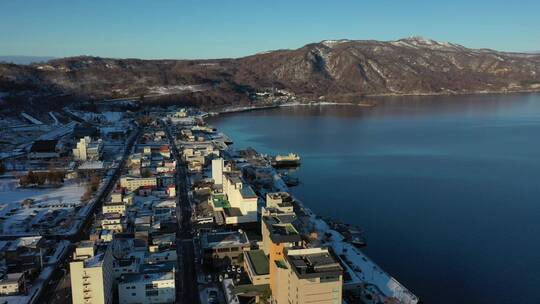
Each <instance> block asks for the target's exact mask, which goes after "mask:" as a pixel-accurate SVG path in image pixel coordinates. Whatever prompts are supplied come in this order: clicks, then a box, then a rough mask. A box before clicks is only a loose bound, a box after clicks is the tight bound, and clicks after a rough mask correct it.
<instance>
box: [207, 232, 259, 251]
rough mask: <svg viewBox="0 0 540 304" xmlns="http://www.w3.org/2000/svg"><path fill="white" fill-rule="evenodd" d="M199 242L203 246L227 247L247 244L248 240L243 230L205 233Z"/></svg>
mask: <svg viewBox="0 0 540 304" xmlns="http://www.w3.org/2000/svg"><path fill="white" fill-rule="evenodd" d="M201 243H202V247H203V248H227V247H238V246H246V245H249V240H248V238H247V235H246V234H245V233H244V232H243V231H227V232H213V233H205V234H203V235H202V238H201Z"/></svg>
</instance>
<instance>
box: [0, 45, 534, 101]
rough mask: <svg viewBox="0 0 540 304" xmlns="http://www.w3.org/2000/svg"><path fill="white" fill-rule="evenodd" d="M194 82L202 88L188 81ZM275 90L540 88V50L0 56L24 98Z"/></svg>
mask: <svg viewBox="0 0 540 304" xmlns="http://www.w3.org/2000/svg"><path fill="white" fill-rule="evenodd" d="M193 85H195V86H197V87H198V88H201V87H204V90H203V89H198V90H195V91H194V90H183V89H182V88H184V87H189V86H193ZM171 88H172V89H171ZM268 88H277V89H283V90H287V91H289V92H292V93H293V94H295V95H296V96H298V97H299V98H304V99H325V100H329V101H337V102H340V101H347V102H350V101H352V100H358V99H361V98H365V96H373V95H426V94H468V93H479V92H481V93H489V92H493V93H495V92H518V91H540V54H530V53H513V52H501V51H495V50H491V49H470V48H467V47H464V46H462V45H459V44H454V43H450V42H439V41H435V40H431V39H426V38H422V37H409V38H403V39H399V40H395V41H377V40H349V39H338V40H323V41H320V42H315V43H310V44H306V45H304V46H303V47H300V48H298V49H281V50H273V51H269V52H263V53H257V54H253V55H249V56H245V57H241V58H222V59H197V60H192V59H186V60H177V59H152V60H145V59H136V58H132V59H114V58H102V57H93V56H76V57H68V58H59V59H52V60H50V61H48V62H46V63H38V64H31V65H28V66H22V65H14V64H0V91H1V92H7V93H8V94H9V97H7V98H6V97H4V99H5V100H8V101H9V100H19V102H20V101H21V100H27V101H28V100H30V101H37V102H38V103H39V102H41V101H43V100H48V99H51V96H54V97H55V98H53V99H58V96H60V95H62V96H64V98H62V99H63V100H64V99H66V100H65V102H62V103H61V104H63V103H69V102H70V101H69V100H67V99H69V98H72V99H73V100H88V99H89V100H99V99H107V98H121V97H128V96H140V95H148V96H150V95H152V94H154V95H155V94H157V93H153V92H154V91H155V92H161V93H160V94H162V95H174V96H177V98H179V99H182V100H183V101H184V102H186V103H192V104H195V105H199V106H207V107H219V106H225V105H230V104H249V103H252V102H253V100H252V99H251V98H250V96H252V95H253V93H254V92H259V91H263V90H267V89H268ZM163 92H165V93H163ZM170 92H173V93H174V92H176V93H175V94H176V95H175V94H172V93H170ZM4 95H5V94H4ZM158 95H159V94H158ZM65 96H67V97H65ZM170 99H173V98H172V97H171V98H170ZM56 102H58V101H56ZM30 103H31V102H30Z"/></svg>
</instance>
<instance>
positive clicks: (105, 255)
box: [69, 241, 114, 304]
mask: <svg viewBox="0 0 540 304" xmlns="http://www.w3.org/2000/svg"><path fill="white" fill-rule="evenodd" d="M112 260H113V258H112V253H111V247H110V246H109V245H100V246H98V245H96V244H95V243H94V242H91V241H83V242H81V244H80V245H79V247H77V248H76V249H75V254H74V255H73V262H71V263H69V270H70V277H71V292H72V295H71V297H72V301H73V303H74V304H94V303H99V304H109V303H112V302H113V282H114V277H113V273H112Z"/></svg>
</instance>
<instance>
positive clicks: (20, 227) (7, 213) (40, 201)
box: [0, 179, 86, 235]
mask: <svg viewBox="0 0 540 304" xmlns="http://www.w3.org/2000/svg"><path fill="white" fill-rule="evenodd" d="M85 189H86V187H85V185H84V184H80V185H79V184H77V183H69V184H66V185H64V186H63V187H60V188H47V189H38V188H34V189H22V188H19V187H18V182H17V180H16V179H0V233H1V234H4V235H38V234H41V232H42V231H49V232H51V233H53V232H54V233H65V232H71V231H75V230H76V229H77V227H78V225H79V223H78V220H79V218H78V216H77V209H76V208H77V207H79V206H80V205H81V204H82V203H81V201H80V198H81V196H82V195H83V194H84V192H85ZM25 199H32V200H34V202H33V203H32V204H31V205H30V206H27V207H23V206H22V205H21V202H22V201H23V200H25ZM84 209H85V208H83V209H81V210H84ZM43 229H45V230H43ZM74 229H75V230H74Z"/></svg>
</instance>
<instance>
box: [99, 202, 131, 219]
mask: <svg viewBox="0 0 540 304" xmlns="http://www.w3.org/2000/svg"><path fill="white" fill-rule="evenodd" d="M102 213H103V214H107V213H118V214H120V215H122V216H125V215H126V205H124V203H122V202H120V203H105V204H103V207H102Z"/></svg>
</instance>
